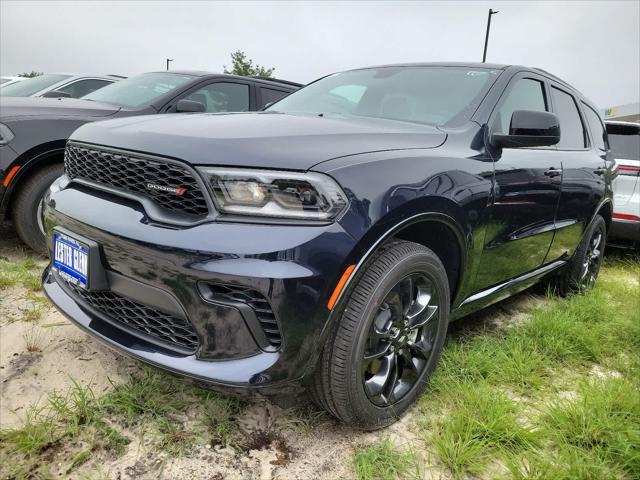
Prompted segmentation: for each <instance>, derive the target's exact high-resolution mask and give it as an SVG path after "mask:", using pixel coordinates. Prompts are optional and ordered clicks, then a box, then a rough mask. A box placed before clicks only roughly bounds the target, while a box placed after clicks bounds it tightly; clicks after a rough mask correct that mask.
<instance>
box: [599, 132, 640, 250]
mask: <svg viewBox="0 0 640 480" xmlns="http://www.w3.org/2000/svg"><path fill="white" fill-rule="evenodd" d="M605 124H606V126H607V135H608V137H609V146H610V147H611V151H612V153H613V155H614V157H615V158H616V163H617V168H616V170H617V172H618V175H617V177H616V178H615V179H614V181H613V223H612V226H611V231H610V232H609V237H610V238H611V239H613V240H616V241H623V242H632V243H635V245H636V247H638V246H640V123H633V122H616V121H607V122H605Z"/></svg>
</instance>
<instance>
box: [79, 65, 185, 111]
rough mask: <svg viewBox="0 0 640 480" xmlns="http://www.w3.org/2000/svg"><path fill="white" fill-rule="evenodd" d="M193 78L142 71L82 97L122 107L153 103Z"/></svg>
mask: <svg viewBox="0 0 640 480" xmlns="http://www.w3.org/2000/svg"><path fill="white" fill-rule="evenodd" d="M193 78H194V77H192V76H191V75H180V74H175V73H143V74H142V75H138V76H137V77H132V78H127V79H126V80H121V81H119V82H115V83H112V84H111V85H107V86H106V87H104V88H101V89H100V90H96V91H94V92H91V93H90V94H88V95H85V96H84V97H82V98H83V99H85V100H94V101H96V102H104V103H114V104H116V105H120V106H122V107H140V106H142V105H149V104H150V103H153V101H154V100H156V99H157V98H160V97H161V96H163V95H165V94H167V93H168V92H170V91H171V90H173V89H174V88H176V87H179V86H180V85H183V84H185V83H187V82H189V81H190V80H192V79H193Z"/></svg>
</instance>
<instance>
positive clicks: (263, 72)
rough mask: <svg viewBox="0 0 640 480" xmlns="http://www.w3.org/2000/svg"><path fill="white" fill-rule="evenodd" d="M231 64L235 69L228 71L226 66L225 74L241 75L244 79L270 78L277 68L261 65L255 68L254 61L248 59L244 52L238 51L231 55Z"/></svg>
mask: <svg viewBox="0 0 640 480" xmlns="http://www.w3.org/2000/svg"><path fill="white" fill-rule="evenodd" d="M231 63H232V65H233V68H232V69H231V70H227V66H226V65H225V66H224V73H231V74H232V75H241V76H243V77H270V76H271V74H272V73H273V72H274V70H275V68H266V67H262V66H260V65H256V66H255V67H254V66H253V61H252V60H250V59H248V58H247V56H246V55H245V53H244V52H243V51H242V50H236V51H235V52H233V53H232V54H231Z"/></svg>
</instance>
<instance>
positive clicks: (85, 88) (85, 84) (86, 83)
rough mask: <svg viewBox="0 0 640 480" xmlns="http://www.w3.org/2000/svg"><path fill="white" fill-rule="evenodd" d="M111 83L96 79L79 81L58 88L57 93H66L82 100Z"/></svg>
mask: <svg viewBox="0 0 640 480" xmlns="http://www.w3.org/2000/svg"><path fill="white" fill-rule="evenodd" d="M110 83H113V82H110V81H108V80H98V79H94V78H90V79H87V80H78V81H77V82H73V83H70V84H69V85H65V86H64V87H60V88H57V89H56V91H57V92H65V93H68V94H69V95H71V97H72V98H80V97H84V96H85V95H87V94H89V93H91V92H93V91H95V90H98V89H99V88H102V87H104V86H105V85H109V84H110Z"/></svg>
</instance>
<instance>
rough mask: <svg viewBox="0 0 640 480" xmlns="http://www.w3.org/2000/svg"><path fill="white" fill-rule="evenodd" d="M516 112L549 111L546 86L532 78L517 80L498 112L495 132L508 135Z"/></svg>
mask: <svg viewBox="0 0 640 480" xmlns="http://www.w3.org/2000/svg"><path fill="white" fill-rule="evenodd" d="M516 110H535V111H538V112H546V111H548V110H549V109H548V108H547V99H546V97H545V94H544V84H543V83H542V82H540V81H538V80H533V79H531V78H522V79H520V80H517V81H516V83H515V85H514V86H513V88H512V89H511V90H510V91H509V93H508V94H507V98H506V99H505V100H504V102H503V103H502V106H501V107H500V110H498V116H497V117H496V120H495V125H494V129H493V131H494V132H496V133H502V134H505V135H508V134H509V126H510V125H511V115H513V112H515V111H516Z"/></svg>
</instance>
